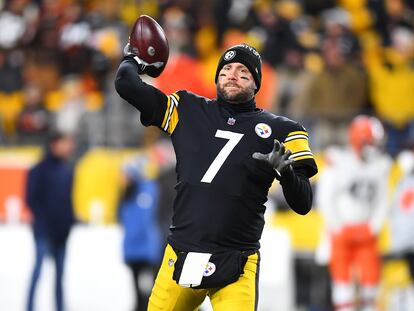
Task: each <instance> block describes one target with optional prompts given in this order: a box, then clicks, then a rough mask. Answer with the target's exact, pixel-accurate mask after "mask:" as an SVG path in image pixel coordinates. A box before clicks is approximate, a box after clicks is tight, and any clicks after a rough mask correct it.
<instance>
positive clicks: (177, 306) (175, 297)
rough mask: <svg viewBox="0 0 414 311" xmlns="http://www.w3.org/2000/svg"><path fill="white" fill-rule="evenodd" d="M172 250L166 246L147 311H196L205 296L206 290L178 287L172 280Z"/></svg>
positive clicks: (173, 257)
mask: <svg viewBox="0 0 414 311" xmlns="http://www.w3.org/2000/svg"><path fill="white" fill-rule="evenodd" d="M176 260H177V256H176V255H175V252H174V250H173V249H172V247H171V246H170V245H167V247H166V249H165V253H164V258H163V259H162V264H161V267H160V270H159V271H158V275H157V278H156V280H155V284H154V287H153V288H152V292H151V296H150V299H149V303H148V311H193V310H194V311H196V310H198V307H199V306H200V305H201V303H202V302H203V301H204V298H205V296H206V294H207V290H194V289H191V288H184V287H181V286H179V285H178V284H177V283H176V282H175V281H174V280H173V278H172V276H173V272H174V263H175V261H176Z"/></svg>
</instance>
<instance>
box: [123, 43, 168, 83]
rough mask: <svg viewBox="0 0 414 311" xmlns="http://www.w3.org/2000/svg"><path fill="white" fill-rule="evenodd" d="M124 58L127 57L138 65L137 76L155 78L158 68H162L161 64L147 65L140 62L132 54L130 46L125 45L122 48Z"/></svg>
mask: <svg viewBox="0 0 414 311" xmlns="http://www.w3.org/2000/svg"><path fill="white" fill-rule="evenodd" d="M124 56H128V57H130V58H131V59H133V60H134V61H135V62H136V63H137V65H138V73H139V74H141V75H142V74H148V75H149V76H151V77H156V76H158V75H159V74H158V75H156V74H155V72H157V73H158V72H159V70H160V68H161V67H163V66H164V63H163V62H155V63H151V64H149V63H147V62H146V61H144V60H142V59H141V58H139V57H138V55H136V54H135V53H134V52H133V49H132V46H131V45H130V44H129V43H127V44H126V45H125V47H124Z"/></svg>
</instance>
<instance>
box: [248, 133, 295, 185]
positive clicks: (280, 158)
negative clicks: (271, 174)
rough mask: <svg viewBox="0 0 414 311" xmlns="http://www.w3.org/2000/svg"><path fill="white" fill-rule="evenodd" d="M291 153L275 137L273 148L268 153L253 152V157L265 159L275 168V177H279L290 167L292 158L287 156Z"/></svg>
mask: <svg viewBox="0 0 414 311" xmlns="http://www.w3.org/2000/svg"><path fill="white" fill-rule="evenodd" d="M291 154H292V151H290V150H286V148H285V145H284V144H283V143H280V142H279V141H278V140H277V139H275V140H274V145H273V150H272V151H271V152H270V153H268V154H263V153H260V152H255V153H253V158H254V159H256V160H261V161H266V162H267V163H268V164H269V165H270V166H271V167H272V168H273V169H274V170H275V172H276V178H277V179H279V178H280V177H281V176H282V175H283V173H284V172H286V171H287V170H289V169H291V168H292V166H291V164H292V163H293V159H290V158H289V157H290V155H291Z"/></svg>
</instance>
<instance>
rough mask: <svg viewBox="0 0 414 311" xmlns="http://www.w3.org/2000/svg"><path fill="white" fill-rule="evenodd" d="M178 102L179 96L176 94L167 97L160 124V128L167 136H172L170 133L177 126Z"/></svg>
mask: <svg viewBox="0 0 414 311" xmlns="http://www.w3.org/2000/svg"><path fill="white" fill-rule="evenodd" d="M179 102H180V96H179V95H178V92H175V93H172V94H170V95H168V96H167V105H166V109H165V111H164V117H163V120H162V122H161V125H160V128H161V129H162V130H163V131H164V132H165V133H167V134H168V135H172V133H173V132H174V130H175V128H176V126H177V124H178V121H179V116H178V104H179Z"/></svg>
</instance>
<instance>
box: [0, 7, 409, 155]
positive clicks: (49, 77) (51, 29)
mask: <svg viewBox="0 0 414 311" xmlns="http://www.w3.org/2000/svg"><path fill="white" fill-rule="evenodd" d="M0 6H1V7H2V10H1V12H0V29H1V31H0V122H1V130H0V131H1V135H0V137H1V138H0V141H1V143H2V144H5V145H14V144H39V143H41V141H42V139H43V137H44V135H45V133H46V132H47V130H48V128H51V127H57V128H60V129H63V130H65V131H69V132H73V133H76V135H77V137H78V138H79V141H80V142H81V143H82V144H81V145H82V147H83V148H86V149H88V148H89V147H93V146H110V147H123V146H136V145H137V144H138V145H139V144H142V142H143V136H142V128H141V129H140V128H139V127H138V126H137V122H136V114H135V113H131V111H129V110H128V108H127V105H119V102H120V99H119V97H118V96H117V95H116V94H115V93H114V88H113V76H114V71H115V70H116V68H117V65H118V63H119V60H120V59H121V57H122V50H123V47H124V45H125V43H126V42H127V40H128V34H129V31H130V28H131V25H132V24H133V22H134V21H135V19H136V17H137V16H139V15H140V14H148V15H150V16H153V17H154V18H156V19H157V20H158V21H159V22H160V23H161V25H162V26H163V28H164V29H165V31H166V34H167V37H168V39H169V43H170V48H171V55H170V60H169V64H168V66H167V69H166V71H165V72H164V73H163V75H162V76H161V77H160V78H159V79H156V80H155V81H153V83H154V84H155V85H157V86H158V87H159V88H161V89H162V90H164V91H165V92H173V91H176V90H178V89H180V88H186V89H189V90H192V91H194V92H196V93H200V94H201V95H205V96H208V97H214V96H215V85H214V82H213V81H214V80H213V79H214V73H215V69H216V65H217V60H218V58H219V55H220V52H221V51H222V50H223V49H224V48H226V47H228V46H229V45H231V44H233V43H237V42H241V41H244V42H248V43H250V44H252V45H254V46H256V47H257V48H258V49H259V51H260V52H261V54H262V56H263V59H264V62H265V64H264V73H263V76H264V85H263V87H262V90H261V92H260V93H259V97H258V99H257V101H258V104H259V106H261V107H264V108H267V109H269V110H271V111H272V112H275V113H276V114H285V115H287V116H289V117H292V118H293V119H298V120H301V122H303V123H304V124H305V126H306V127H307V128H308V130H309V131H310V133H311V137H312V141H311V144H312V148H313V150H314V151H318V150H322V149H323V148H324V147H326V146H327V145H330V144H332V143H344V139H345V135H344V133H345V129H346V127H347V124H348V123H349V121H350V119H351V118H352V117H353V116H355V115H357V114H359V113H361V112H365V113H370V114H374V115H376V116H378V117H379V118H380V119H381V120H382V121H383V122H384V123H385V125H386V129H387V134H388V136H389V138H390V139H388V143H387V150H388V151H389V152H390V153H391V154H392V155H396V154H397V153H398V152H399V151H400V150H401V149H402V148H404V147H406V146H407V145H409V144H412V141H413V137H414V134H413V119H414V96H413V92H414V89H413V88H412V85H413V83H414V74H413V70H414V68H413V42H414V39H413V37H414V34H413V27H414V11H413V10H414V5H413V3H412V1H403V0H383V1H376V0H337V1H334V0H329V1H317V0H314V1H310V0H309V1H306V0H303V1H296V0H280V1H265V0H260V1H230V0H228V1H185V0H182V1H178V0H177V1H168V0H163V1H154V0H143V1H132V0H124V1H115V0H105V1H93V0H89V1H88V0H85V1H71V0H57V1H49V0H44V1H40V0H39V1H29V0H8V1H1V2H0ZM190 68H191V70H189V69H190Z"/></svg>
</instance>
